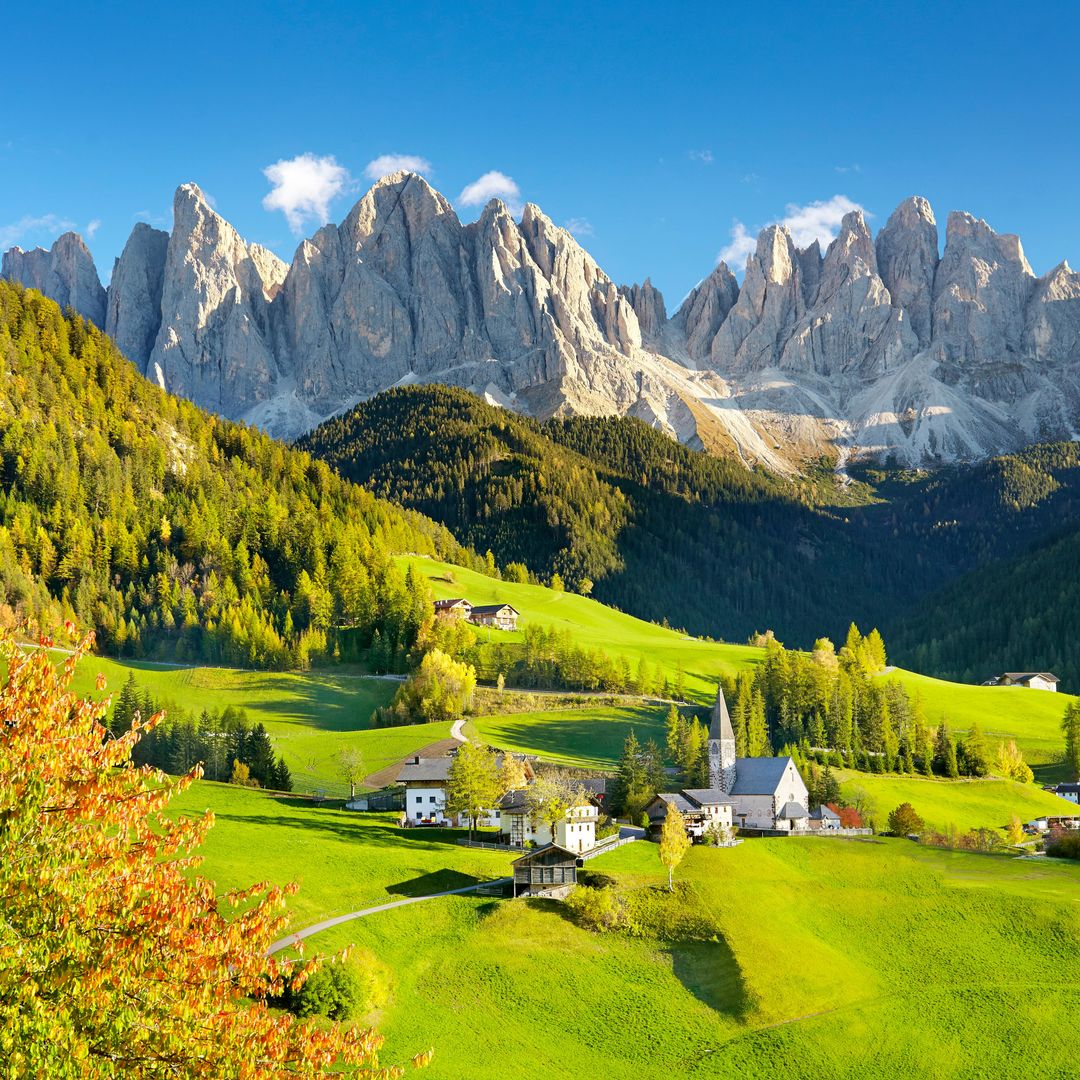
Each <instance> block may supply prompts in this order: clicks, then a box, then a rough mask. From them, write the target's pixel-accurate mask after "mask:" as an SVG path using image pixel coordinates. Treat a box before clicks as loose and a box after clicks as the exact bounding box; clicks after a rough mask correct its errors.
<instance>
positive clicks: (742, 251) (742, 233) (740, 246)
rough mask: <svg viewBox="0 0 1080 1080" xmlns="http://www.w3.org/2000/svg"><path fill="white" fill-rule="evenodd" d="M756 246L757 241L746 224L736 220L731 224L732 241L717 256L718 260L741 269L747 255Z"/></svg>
mask: <svg viewBox="0 0 1080 1080" xmlns="http://www.w3.org/2000/svg"><path fill="white" fill-rule="evenodd" d="M756 246H757V243H756V241H755V240H754V238H753V237H752V236H751V235H750V234H749V233H748V232H747V231H746V226H745V225H744V224H743V223H742V222H741V221H736V222H735V223H734V224H733V225H732V226H731V242H730V243H729V244H728V245H727V247H725V248H724V249H723V250H722V251H721V252H720V254H719V255H717V256H716V261H717V262H725V263H727V264H728V267H729V269H733V270H736V271H738V270H741V269H742V266H743V263H745V262H746V256H747V255H749V254H751V253H752V252H753V250H754V248H755V247H756Z"/></svg>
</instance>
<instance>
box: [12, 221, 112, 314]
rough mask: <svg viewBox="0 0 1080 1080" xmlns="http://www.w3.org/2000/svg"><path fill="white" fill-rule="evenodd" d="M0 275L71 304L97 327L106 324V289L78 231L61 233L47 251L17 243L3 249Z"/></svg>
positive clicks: (67, 304)
mask: <svg viewBox="0 0 1080 1080" xmlns="http://www.w3.org/2000/svg"><path fill="white" fill-rule="evenodd" d="M0 277H5V278H7V279H8V280H9V281H18V282H21V283H22V284H23V285H25V286H26V287H27V288H30V289H37V290H38V292H40V293H42V294H44V295H45V296H47V297H49V299H51V300H55V301H56V302H57V303H58V304H59V305H60V306H61V307H70V308H72V309H73V310H75V311H77V312H78V313H79V314H80V315H81V316H82V317H83V318H84V319H89V320H90V321H91V322H92V323H94V324H95V325H96V326H97V327H99V328H100V329H102V330H103V329H104V328H105V290H104V289H103V288H102V287H101V281H100V279H99V278H98V273H97V267H95V266H94V257H93V256H92V255H91V254H90V250H89V248H87V246H86V244H85V243H84V242H83V238H82V237H81V236H79V235H78V233H73V232H68V233H64V235H63V236H60V237H58V238H57V240H56V242H55V243H54V244H53V246H52V247H51V248H49V250H48V251H46V250H45V249H44V248H34V250H33V251H23V249H22V248H19V247H16V248H12V249H11V250H10V251H6V252H4V261H3V267H2V269H0Z"/></svg>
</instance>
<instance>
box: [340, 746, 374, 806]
mask: <svg viewBox="0 0 1080 1080" xmlns="http://www.w3.org/2000/svg"><path fill="white" fill-rule="evenodd" d="M337 765H338V771H339V772H340V773H341V777H342V779H343V780H344V781H345V783H346V784H348V785H349V798H350V799H355V798H356V785H357V784H359V783H361V782H362V781H363V779H364V777H365V776H367V765H366V764H365V763H364V755H363V753H362V752H361V750H360V748H359V747H357V746H345V747H342V749H341V750H339V751H338V756H337Z"/></svg>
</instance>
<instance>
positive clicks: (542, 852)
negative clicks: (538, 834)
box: [510, 844, 580, 866]
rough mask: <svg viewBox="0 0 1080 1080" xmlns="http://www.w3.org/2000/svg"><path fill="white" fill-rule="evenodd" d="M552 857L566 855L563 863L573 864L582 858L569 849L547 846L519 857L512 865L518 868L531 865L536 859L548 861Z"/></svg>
mask: <svg viewBox="0 0 1080 1080" xmlns="http://www.w3.org/2000/svg"><path fill="white" fill-rule="evenodd" d="M551 855H565V856H566V859H565V860H561V861H564V862H573V863H576V862H577V861H578V859H579V858H580V856H579V855H578V853H577V852H576V851H570V850H569V849H568V848H564V847H560V846H559V845H558V844H545V845H544V846H543V847H538V848H535V849H534V850H533V851H529V852H526V853H525V854H524V855H521V856H519V857H518V858H516V859H514V861H513V862H512V863H511V864H510V865H511V866H517V864H518V863H529V862H532V861H533V860H535V859H544V860H545V861H546V860H547V858H548V856H551Z"/></svg>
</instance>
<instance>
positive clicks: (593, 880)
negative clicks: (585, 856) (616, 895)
mask: <svg viewBox="0 0 1080 1080" xmlns="http://www.w3.org/2000/svg"><path fill="white" fill-rule="evenodd" d="M577 879H578V884H579V885H587V886H588V887H589V888H590V889H612V888H614V887H615V885H616V884H617V883H616V881H615V878H613V877H612V876H611V875H610V874H603V873H601V872H600V871H599V870H579V871H578V876H577Z"/></svg>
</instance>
